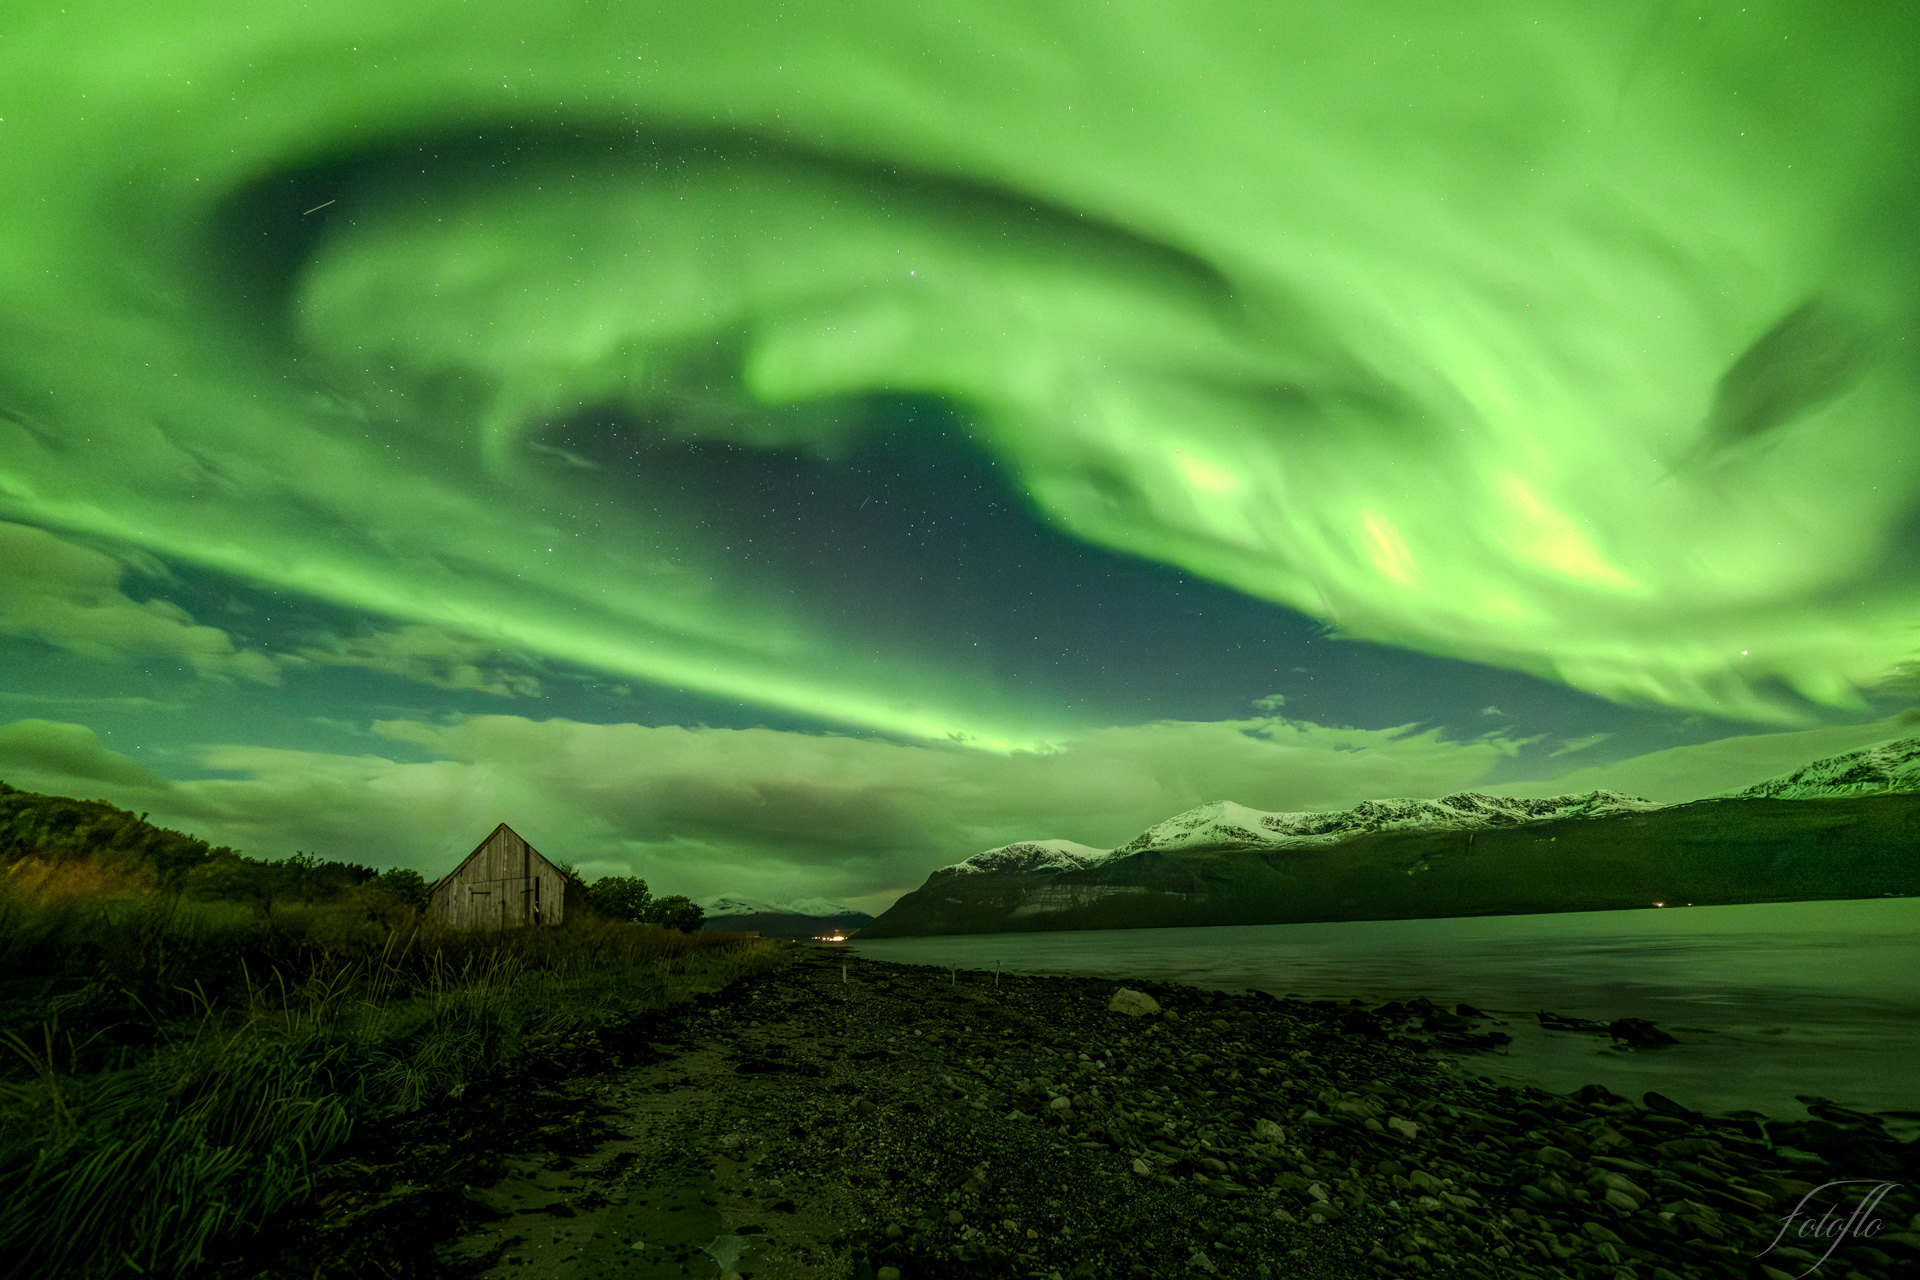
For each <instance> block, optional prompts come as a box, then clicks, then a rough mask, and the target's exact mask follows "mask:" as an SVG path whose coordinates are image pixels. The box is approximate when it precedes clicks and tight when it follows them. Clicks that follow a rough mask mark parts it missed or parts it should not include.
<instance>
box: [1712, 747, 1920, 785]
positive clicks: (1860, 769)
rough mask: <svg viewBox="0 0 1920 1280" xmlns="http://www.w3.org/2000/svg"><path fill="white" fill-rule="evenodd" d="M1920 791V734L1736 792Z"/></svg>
mask: <svg viewBox="0 0 1920 1280" xmlns="http://www.w3.org/2000/svg"><path fill="white" fill-rule="evenodd" d="M1909 791H1920V738H1902V739H1900V740H1899V741H1897V742H1883V743H1881V744H1880V745H1879V746H1877V747H1865V748H1862V749H1861V750H1859V751H1849V752H1847V753H1846V754H1844V755H1837V756H1828V757H1826V758H1825V759H1822V760H1815V761H1814V762H1813V763H1811V764H1805V765H1801V766H1800V767H1799V768H1798V769H1795V770H1794V771H1793V772H1792V773H1784V774H1781V775H1780V776H1779V777H1777V778H1769V779H1767V780H1766V781H1765V782H1756V783H1755V784H1754V785H1752V786H1750V787H1747V788H1745V789H1744V790H1741V791H1733V792H1728V793H1727V794H1728V795H1732V796H1748V797H1755V798H1763V799H1769V800H1816V799H1823V798H1825V797H1829V796H1860V795H1878V794H1882V793H1889V792H1909Z"/></svg>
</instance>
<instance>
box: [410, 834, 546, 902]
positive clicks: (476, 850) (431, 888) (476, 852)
mask: <svg viewBox="0 0 1920 1280" xmlns="http://www.w3.org/2000/svg"><path fill="white" fill-rule="evenodd" d="M502 831H504V832H506V833H507V834H508V835H510V836H512V837H513V838H514V839H516V840H518V841H519V842H520V843H521V844H524V845H526V846H527V852H528V853H530V854H532V855H533V856H534V857H536V858H538V859H540V861H542V862H544V863H546V864H547V865H548V866H549V867H553V869H554V870H555V871H558V870H560V868H558V867H554V866H553V859H551V858H549V857H547V855H546V854H544V853H541V852H540V851H539V850H538V849H536V848H534V847H533V845H532V843H531V842H529V841H528V839H527V838H526V837H525V836H523V835H521V834H520V833H519V832H518V831H515V830H514V829H513V828H512V827H510V826H508V825H507V824H506V823H504V822H503V823H501V824H500V825H499V826H497V827H495V828H494V829H493V830H491V831H489V832H487V834H486V835H485V836H483V837H481V840H480V843H479V844H476V845H475V846H473V852H472V853H469V854H468V855H467V856H466V857H464V858H462V859H460V861H459V862H458V863H456V864H455V865H454V868H453V870H451V871H449V872H447V874H445V875H443V876H441V877H440V878H439V879H438V880H435V881H434V882H433V883H432V884H430V885H428V886H427V892H428V893H434V892H436V891H437V890H438V889H439V888H440V886H441V885H443V884H445V883H446V882H447V881H449V880H451V879H453V878H454V877H455V876H457V875H459V874H460V873H461V872H462V871H465V870H466V869H467V864H468V863H469V862H472V861H473V860H474V859H475V858H477V857H479V856H480V851H481V850H482V849H484V848H486V847H487V845H489V844H490V843H492V841H493V838H494V837H495V836H497V835H499V834H500V833H501V832H502Z"/></svg>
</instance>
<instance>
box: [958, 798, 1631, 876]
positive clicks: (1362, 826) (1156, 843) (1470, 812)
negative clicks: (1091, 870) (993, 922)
mask: <svg viewBox="0 0 1920 1280" xmlns="http://www.w3.org/2000/svg"><path fill="white" fill-rule="evenodd" d="M1663 807H1664V806H1662V805H1659V804H1656V803H1654V802H1653V801H1651V800H1642V799H1641V798H1639V797H1638V796H1629V795H1622V794H1621V793H1620V792H1618V791H1589V792H1587V793H1585V794H1584V795H1564V796H1547V797H1543V798H1540V799H1519V798H1513V797H1508V796H1489V795H1483V794H1481V793H1480V792H1478V791H1463V792H1460V793H1459V794H1457V795H1451V796H1447V797H1445V798H1444V799H1440V800H1363V801H1361V802H1360V803H1359V804H1357V805H1355V806H1354V807H1353V808H1351V809H1341V810H1337V811H1334V812H1330V813H1329V812H1318V811H1307V812H1300V813H1265V812H1262V811H1261V810H1259V809H1250V808H1248V807H1247V806H1246V805H1243V804H1235V803H1234V802H1233V801H1231V800H1215V801H1212V802H1211V803H1208V804H1203V805H1200V806H1199V807H1198V808H1194V809H1189V810H1187V811H1186V812H1185V813H1181V814H1176V815H1175V816H1173V817H1171V818H1168V819H1167V820H1166V821H1165V822H1160V823H1156V824H1155V825H1153V826H1151V827H1148V828H1147V829H1146V830H1145V831H1142V832H1141V833H1140V834H1139V835H1137V836H1135V837H1134V838H1133V839H1132V840H1129V841H1128V842H1127V843H1126V844H1123V845H1121V846H1120V847H1119V848H1117V849H1095V848H1092V847H1090V846H1088V845H1084V844H1075V843H1074V842H1073V841H1071V840H1026V841H1021V842H1019V843H1017V844H1009V845H1002V846H1000V847H999V848H997V849H988V850H986V851H985V852H982V853H976V854H974V855H973V856H972V857H971V858H968V859H966V860H964V861H962V862H956V863H954V864H953V865H952V866H948V867H942V868H940V869H939V870H938V871H935V872H934V873H933V875H934V876H935V877H940V876H951V875H967V874H970V873H974V872H981V871H992V872H1008V871H1035V870H1043V869H1048V868H1053V869H1060V870H1066V869H1069V868H1071V869H1074V870H1084V869H1085V868H1088V867H1092V866H1096V865H1098V864H1099V863H1102V862H1105V861H1106V860H1108V859H1109V858H1118V857H1125V856H1126V855H1128V854H1134V853H1146V852H1157V851H1168V850H1174V849H1194V850H1201V849H1206V850H1239V849H1300V848H1307V847H1310V846H1315V845H1331V844H1338V843H1340V842H1341V841H1343V840H1351V839H1352V838H1353V837H1355V836H1360V835H1368V834H1371V833H1374V832H1380V831H1414V830H1419V831H1470V830H1476V829H1478V828H1482V827H1498V826H1515V825H1518V824H1520V823H1523V822H1547V821H1552V820H1554V819H1558V818H1591V817H1601V816H1603V815H1606V814H1612V813H1645V812H1647V811H1649V810H1652V809H1659V808H1663Z"/></svg>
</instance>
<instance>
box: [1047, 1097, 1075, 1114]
mask: <svg viewBox="0 0 1920 1280" xmlns="http://www.w3.org/2000/svg"><path fill="white" fill-rule="evenodd" d="M1047 1108H1048V1109H1049V1110H1051V1111H1071V1110H1072V1109H1073V1099H1072V1098H1068V1097H1064V1096H1063V1097H1059V1098H1055V1099H1054V1100H1053V1101H1051V1102H1049V1103H1048V1104H1047Z"/></svg>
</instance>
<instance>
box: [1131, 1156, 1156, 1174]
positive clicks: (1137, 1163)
mask: <svg viewBox="0 0 1920 1280" xmlns="http://www.w3.org/2000/svg"><path fill="white" fill-rule="evenodd" d="M1133 1171H1134V1173H1135V1174H1137V1175H1138V1176H1140V1177H1142V1178H1144V1177H1146V1176H1147V1175H1148V1174H1150V1173H1152V1172H1153V1170H1152V1169H1149V1168H1148V1167H1147V1162H1146V1161H1145V1160H1141V1159H1137V1158H1136V1159H1135V1160H1134V1162H1133Z"/></svg>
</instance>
